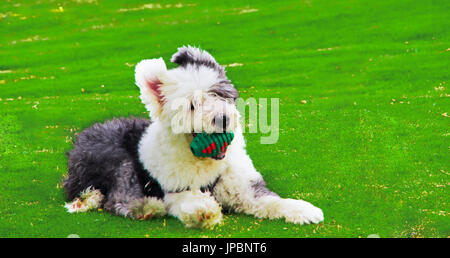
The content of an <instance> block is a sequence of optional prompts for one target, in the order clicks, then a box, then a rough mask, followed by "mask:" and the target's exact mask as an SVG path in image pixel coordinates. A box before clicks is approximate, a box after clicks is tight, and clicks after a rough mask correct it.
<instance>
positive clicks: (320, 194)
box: [0, 0, 450, 238]
mask: <svg viewBox="0 0 450 258" xmlns="http://www.w3.org/2000/svg"><path fill="white" fill-rule="evenodd" d="M149 2H150V0H149V1H106V0H105V1H101V0H64V1H50V0H40V1H25V0H21V1H11V0H3V1H2V2H1V4H0V35H1V36H0V187H1V191H0V237H66V236H68V235H69V234H78V235H79V236H80V237H363V238H365V237H367V236H368V235H369V234H378V235H379V236H380V237H448V236H449V235H450V220H449V215H450V214H449V212H450V209H449V208H450V207H449V191H448V189H447V187H449V185H450V183H449V182H450V180H449V179H450V167H449V164H450V156H449V146H450V141H449V136H450V131H449V122H450V120H449V119H450V118H449V116H450V102H449V99H448V97H449V91H448V84H449V79H450V71H449V67H450V33H449V28H450V12H449V11H448V10H450V1H445V0H441V1H431V0H430V1H405V0H396V1H384V0H383V1H381V0H380V1H355V0H349V1H319V0H318V1H316V0H309V1H308V0H305V1H269V0H266V1H255V2H253V1H252V2H247V1H217V3H214V4H212V3H211V2H212V1H206V0H200V1H198V0H192V1H187V2H179V1H171V2H160V3H159V4H157V3H154V4H152V5H150V4H149ZM184 44H186V45H187V44H190V45H196V46H200V47H202V48H204V49H206V50H208V51H209V52H210V53H211V54H212V55H213V56H215V57H216V59H217V60H218V61H219V62H220V63H221V64H222V65H230V64H234V65H232V66H229V67H228V68H227V71H228V72H227V74H228V76H229V78H230V79H231V80H232V81H233V82H234V84H235V86H236V87H237V88H238V90H239V91H240V93H241V97H243V98H249V97H255V98H279V100H280V137H279V141H278V143H277V144H274V145H261V144H260V143H259V142H260V137H261V134H246V138H247V144H248V152H249V154H250V156H251V157H252V159H253V161H254V163H255V166H256V167H257V169H259V171H260V172H261V173H262V174H263V176H264V177H265V180H266V181H267V183H268V186H269V188H271V189H272V190H273V191H275V192H277V193H279V194H280V195H281V196H283V197H289V198H302V199H305V200H307V201H310V202H311V203H313V204H315V205H317V206H318V207H320V208H322V210H323V211H324V214H325V221H324V222H323V223H321V224H319V225H308V226H299V225H293V224H288V223H285V222H283V221H282V220H275V221H269V220H260V219H255V218H254V217H251V216H247V215H237V214H232V215H226V216H225V218H224V223H223V224H222V225H221V226H218V227H216V228H215V229H213V230H199V229H186V228H185V227H184V226H183V225H182V223H181V222H179V221H178V220H177V219H175V218H172V217H166V218H161V219H153V220H150V221H133V220H130V219H126V218H122V217H117V216H113V215H110V214H108V213H105V212H103V211H99V212H89V213H84V214H68V213H67V212H66V211H65V209H64V208H63V204H64V201H65V199H64V192H63V189H61V181H62V178H63V176H64V175H65V174H66V170H67V158H66V156H65V152H66V151H68V150H70V149H71V140H72V139H73V137H74V134H75V133H76V132H80V131H81V130H82V129H83V128H86V127H88V126H89V125H91V124H92V123H94V122H97V121H104V120H106V119H109V118H112V117H119V116H129V115H134V116H143V117H146V116H148V113H147V112H146V110H145V109H144V106H143V105H142V104H141V103H140V100H139V98H138V89H137V87H136V86H135V85H134V65H135V64H136V63H137V62H139V61H140V60H142V59H144V58H154V57H160V56H161V57H163V58H164V59H165V60H166V62H167V63H170V62H169V59H170V57H171V55H172V54H173V53H174V52H175V51H176V49H177V47H180V46H182V45H184ZM170 67H174V65H173V64H171V65H170Z"/></svg>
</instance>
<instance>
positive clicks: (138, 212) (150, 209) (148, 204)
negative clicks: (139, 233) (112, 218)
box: [130, 197, 167, 220]
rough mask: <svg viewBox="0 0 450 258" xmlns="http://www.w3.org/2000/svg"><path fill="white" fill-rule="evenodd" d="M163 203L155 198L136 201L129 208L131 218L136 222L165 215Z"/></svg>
mask: <svg viewBox="0 0 450 258" xmlns="http://www.w3.org/2000/svg"><path fill="white" fill-rule="evenodd" d="M166 213H167V212H166V207H165V206H164V203H163V202H162V201H161V200H159V199H157V198H155V197H145V198H142V199H140V200H137V201H136V202H135V203H134V204H133V205H132V206H131V207H130V214H131V217H132V218H135V219H138V220H147V219H150V218H153V217H162V216H164V215H166Z"/></svg>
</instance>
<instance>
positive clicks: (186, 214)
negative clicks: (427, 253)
mask: <svg viewBox="0 0 450 258" xmlns="http://www.w3.org/2000/svg"><path fill="white" fill-rule="evenodd" d="M180 219H181V221H182V222H183V223H184V224H185V225H186V227H190V228H212V227H214V226H215V225H217V224H219V223H220V222H221V221H222V211H221V208H220V206H219V204H218V203H217V202H216V201H215V200H214V199H213V198H212V197H209V198H206V199H201V200H198V201H195V202H191V203H185V204H182V205H181V214H180Z"/></svg>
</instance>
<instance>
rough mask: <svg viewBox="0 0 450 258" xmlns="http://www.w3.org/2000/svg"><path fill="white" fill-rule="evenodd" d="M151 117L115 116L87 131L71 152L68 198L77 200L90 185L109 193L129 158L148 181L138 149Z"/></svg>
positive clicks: (67, 179) (141, 179) (66, 184)
mask: <svg viewBox="0 0 450 258" xmlns="http://www.w3.org/2000/svg"><path fill="white" fill-rule="evenodd" d="M149 125H150V120H147V119H137V118H131V119H123V118H122V119H113V120H109V121H106V122H105V123H96V124H94V125H93V126H92V127H90V128H87V129H85V130H83V131H82V132H81V133H80V134H79V135H78V136H77V137H76V140H75V144H74V149H73V150H72V151H70V153H69V154H68V156H69V164H68V175H67V178H66V179H65V181H64V189H65V191H66V195H67V199H68V200H73V199H74V198H75V197H77V196H79V194H80V193H81V192H82V191H84V190H86V189H88V188H89V187H92V188H95V189H97V190H99V191H100V192H101V193H102V194H103V195H107V194H108V192H109V190H110V189H111V188H112V187H113V185H114V184H115V183H116V176H115V173H117V171H118V167H120V166H121V165H123V163H124V162H125V161H130V162H132V163H133V164H132V165H133V166H134V171H136V174H137V175H136V177H137V178H138V179H139V181H141V182H142V183H144V182H145V183H148V180H149V178H146V177H148V174H147V173H145V172H144V173H142V172H143V171H142V170H143V168H142V167H141V164H140V162H139V161H138V154H137V148H138V143H139V140H140V139H141V136H142V134H143V133H144V131H145V129H146V128H147V127H148V126H149Z"/></svg>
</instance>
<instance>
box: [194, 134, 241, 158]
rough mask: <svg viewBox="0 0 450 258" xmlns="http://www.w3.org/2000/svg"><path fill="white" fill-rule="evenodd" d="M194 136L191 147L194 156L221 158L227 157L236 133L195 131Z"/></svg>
mask: <svg viewBox="0 0 450 258" xmlns="http://www.w3.org/2000/svg"><path fill="white" fill-rule="evenodd" d="M192 136H194V138H193V139H192V142H191V145H190V147H191V151H192V154H194V156H196V157H209V158H213V159H215V160H221V159H223V158H225V154H226V152H227V149H228V146H229V145H230V144H231V141H232V140H233V138H234V133H233V132H224V133H212V134H207V133H193V134H192Z"/></svg>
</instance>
